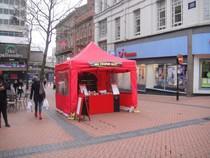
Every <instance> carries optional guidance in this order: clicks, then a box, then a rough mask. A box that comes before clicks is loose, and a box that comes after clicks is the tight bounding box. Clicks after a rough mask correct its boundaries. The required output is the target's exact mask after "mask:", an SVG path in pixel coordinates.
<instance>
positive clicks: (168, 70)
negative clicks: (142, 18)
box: [116, 36, 187, 93]
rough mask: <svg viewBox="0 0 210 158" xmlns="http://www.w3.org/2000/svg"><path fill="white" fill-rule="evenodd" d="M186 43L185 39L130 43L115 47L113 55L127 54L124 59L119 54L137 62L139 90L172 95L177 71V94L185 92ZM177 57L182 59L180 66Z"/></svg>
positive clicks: (183, 37) (174, 89) (174, 90)
mask: <svg viewBox="0 0 210 158" xmlns="http://www.w3.org/2000/svg"><path fill="white" fill-rule="evenodd" d="M186 41H187V37H186V36H181V37H174V38H168V39H163V40H155V41H152V42H151V41H148V42H143V43H141V42H140V41H138V40H137V41H132V42H130V43H129V42H128V43H124V44H121V45H120V44H119V46H117V48H116V52H117V56H120V55H121V54H126V55H124V56H122V55H121V57H123V58H128V59H135V60H136V62H137V74H138V79H137V86H138V91H143V92H146V91H147V90H155V91H166V92H172V93H175V92H176V87H177V68H178V70H179V71H180V75H179V79H180V80H179V87H180V91H181V93H185V92H186V79H187V56H186V54H187V42H186ZM176 45H179V47H176ZM160 46H164V47H160ZM172 46H173V47H172ZM172 48H173V49H172ZM122 52H123V53H122ZM134 52H135V54H136V55H135V56H130V55H127V54H134ZM178 54H182V55H183V56H184V63H183V64H182V65H180V66H179V67H177V64H176V57H177V55H178Z"/></svg>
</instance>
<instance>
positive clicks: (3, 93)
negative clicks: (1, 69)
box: [0, 83, 7, 106]
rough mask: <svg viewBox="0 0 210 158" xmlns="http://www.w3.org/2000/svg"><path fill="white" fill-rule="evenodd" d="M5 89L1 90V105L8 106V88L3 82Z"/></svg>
mask: <svg viewBox="0 0 210 158" xmlns="http://www.w3.org/2000/svg"><path fill="white" fill-rule="evenodd" d="M3 86H4V89H3V90H0V104H1V105H0V106H6V105H7V90H6V85H5V84H4V83H3Z"/></svg>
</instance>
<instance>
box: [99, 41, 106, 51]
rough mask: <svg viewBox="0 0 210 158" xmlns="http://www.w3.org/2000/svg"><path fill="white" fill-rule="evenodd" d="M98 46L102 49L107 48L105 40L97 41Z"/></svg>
mask: <svg viewBox="0 0 210 158" xmlns="http://www.w3.org/2000/svg"><path fill="white" fill-rule="evenodd" d="M98 45H99V47H101V48H102V49H103V50H105V51H106V50H107V41H101V42H98Z"/></svg>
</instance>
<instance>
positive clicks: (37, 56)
mask: <svg viewBox="0 0 210 158" xmlns="http://www.w3.org/2000/svg"><path fill="white" fill-rule="evenodd" d="M43 57H44V53H43V51H42V50H40V49H39V48H36V47H32V48H31V53H30V60H29V73H28V75H29V80H32V79H33V77H34V76H39V75H40V72H41V67H42V62H43ZM54 66H55V62H54V60H53V57H50V56H49V57H47V61H46V65H45V78H46V79H47V80H48V81H49V82H53V81H54Z"/></svg>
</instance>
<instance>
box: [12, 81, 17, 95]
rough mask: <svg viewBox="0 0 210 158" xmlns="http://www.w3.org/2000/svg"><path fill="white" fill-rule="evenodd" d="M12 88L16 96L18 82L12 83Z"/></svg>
mask: <svg viewBox="0 0 210 158" xmlns="http://www.w3.org/2000/svg"><path fill="white" fill-rule="evenodd" d="M13 87H14V90H15V93H16V94H17V88H18V82H17V80H15V81H14V83H13Z"/></svg>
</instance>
